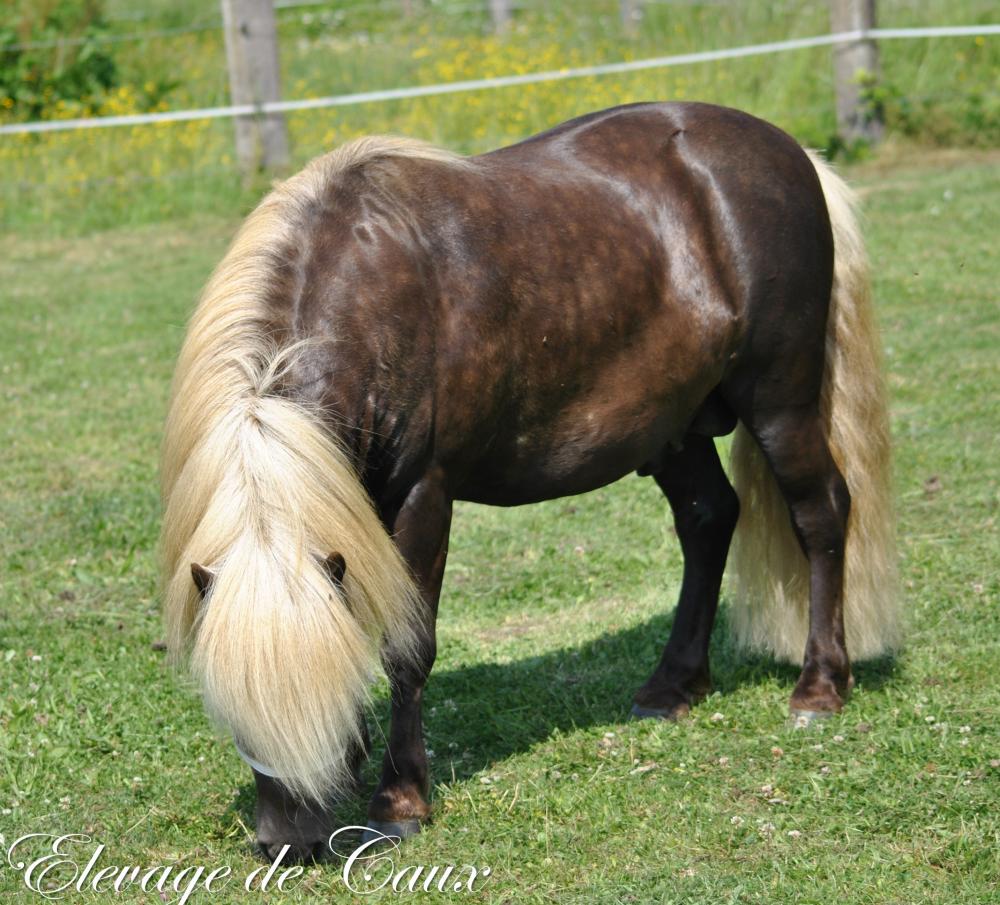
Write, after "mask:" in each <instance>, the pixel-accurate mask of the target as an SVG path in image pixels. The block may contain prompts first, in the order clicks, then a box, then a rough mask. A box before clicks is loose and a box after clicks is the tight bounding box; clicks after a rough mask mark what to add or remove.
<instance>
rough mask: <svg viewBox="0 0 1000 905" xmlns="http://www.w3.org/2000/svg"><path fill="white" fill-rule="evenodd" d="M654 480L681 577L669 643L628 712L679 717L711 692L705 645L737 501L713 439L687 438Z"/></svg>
mask: <svg viewBox="0 0 1000 905" xmlns="http://www.w3.org/2000/svg"><path fill="white" fill-rule="evenodd" d="M653 476H654V478H655V480H656V483H657V484H659V485H660V489H661V490H662V491H663V493H664V494H665V495H666V497H667V500H668V501H669V503H670V508H671V509H672V510H673V513H674V523H675V525H676V528H677V536H678V538H679V539H680V543H681V549H682V551H683V553H684V577H683V581H682V584H681V593H680V599H679V601H678V603H677V612H676V614H675V616H674V624H673V628H672V629H671V632H670V639H669V640H668V641H667V645H666V647H665V648H664V651H663V656H662V657H661V658H660V663H659V665H658V666H657V667H656V669H655V670H654V672H653V674H652V676H650V678H649V681H647V682H646V684H645V685H643V686H642V688H640V689H639V691H638V692H636V695H635V704H634V706H633V708H632V713H633V715H635V716H639V717H659V718H661V719H676V718H678V717H680V716H683V715H684V714H686V713H687V712H688V710H689V709H690V707H691V705H692V704H693V703H695V702H696V701H697V700H699V699H700V698H701V697H703V696H704V695H705V694H707V693H708V691H709V690H710V687H711V679H710V674H709V667H708V642H709V637H710V635H711V633H712V624H713V622H714V621H715V611H716V609H717V607H718V604H719V587H720V585H721V582H722V572H723V569H724V568H725V565H726V554H727V553H728V552H729V542H730V540H731V539H732V536H733V529H734V528H735V527H736V521H737V517H738V515H739V500H738V499H737V497H736V493H735V492H734V490H733V488H732V485H730V483H729V479H728V478H727V477H726V473H725V472H724V471H723V470H722V464H721V463H720V462H719V456H718V453H717V452H716V449H715V442H714V440H713V439H712V438H711V437H703V436H696V435H694V434H689V435H688V436H687V437H685V440H684V446H683V448H682V449H681V450H680V451H679V452H673V453H670V454H668V455H666V456H665V457H664V458H663V459H662V463H661V464H660V466H659V467H658V469H657V471H656V472H655V473H654V475H653Z"/></svg>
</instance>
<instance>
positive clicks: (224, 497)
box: [161, 137, 464, 800]
mask: <svg viewBox="0 0 1000 905" xmlns="http://www.w3.org/2000/svg"><path fill="white" fill-rule="evenodd" d="M390 157H394V158H399V157H410V158H423V159H427V160H435V161H442V162H448V163H451V164H454V165H459V166H461V165H463V163H464V161H463V159H462V158H459V157H457V156H455V155H453V154H451V153H450V152H447V151H443V150H440V149H437V148H433V147H431V146H429V145H426V144H423V143H420V142H414V141H409V140H405V139H399V138H391V137H389V138H387V137H375V138H363V139H360V140H358V141H355V142H352V143H350V144H348V145H346V146H344V147H342V148H340V149H338V150H336V151H333V152H331V153H329V154H325V155H323V156H321V157H319V158H317V159H315V160H314V161H312V162H311V163H310V164H309V165H308V166H306V167H305V169H304V170H302V172H300V173H299V174H297V175H296V176H293V177H291V178H290V179H287V180H286V181H284V182H283V183H281V184H279V185H277V186H276V187H275V188H274V190H273V191H272V192H271V193H270V194H269V195H268V196H267V197H266V198H265V199H264V200H263V201H262V202H261V203H260V205H259V206H258V207H257V208H256V210H254V211H253V213H251V214H250V216H249V217H248V218H247V220H246V221H245V223H244V224H243V226H242V228H241V229H240V231H239V233H238V234H237V236H236V238H235V240H234V241H233V243H232V246H231V247H230V249H229V251H228V253H227V254H226V256H225V258H224V259H223V261H222V262H221V263H220V264H219V266H218V268H217V269H216V270H215V272H214V274H213V275H212V277H211V279H210V280H209V282H208V285H207V287H206V288H205V290H204V293H203V295H202V298H201V301H200V303H199V304H198V307H197V309H196V311H195V313H194V315H193V317H192V319H191V322H190V324H189V326H188V331H187V336H186V339H185V341H184V344H183V347H182V349H181V353H180V357H179V360H178V363H177V369H176V372H175V375H174V382H173V389H172V399H171V403H170V410H169V415H168V418H167V423H166V429H165V436H164V441H163V451H162V464H161V479H162V497H163V506H164V518H163V528H162V534H161V549H162V557H163V575H164V583H165V587H164V609H165V618H166V623H167V628H168V643H169V647H170V650H171V652H172V655H173V656H174V658H175V659H176V660H181V659H185V658H189V659H190V666H191V672H192V674H193V676H194V677H195V678H196V680H197V681H198V684H199V686H200V688H201V691H202V693H203V695H204V699H205V704H206V707H207V709H208V711H209V712H210V713H211V714H212V715H213V716H214V717H215V718H216V719H217V720H219V721H220V722H221V723H223V724H224V725H226V726H227V727H228V728H229V729H230V730H231V731H232V733H233V735H234V737H235V739H236V740H237V742H238V744H239V745H240V746H241V747H242V748H243V749H244V750H245V751H247V752H249V753H250V754H251V755H252V756H253V757H254V758H256V759H257V760H259V761H261V762H262V763H264V764H267V765H269V766H270V767H271V768H272V769H273V770H274V771H275V772H276V773H277V774H278V775H279V776H281V778H282V781H283V782H284V783H285V785H286V786H288V787H289V788H290V789H291V790H292V791H293V792H295V793H296V794H298V795H299V796H301V797H305V798H311V799H314V800H323V799H325V798H327V797H328V796H329V795H330V794H332V793H335V792H338V791H341V790H342V788H343V786H344V785H345V784H346V782H347V780H348V776H347V765H346V755H347V752H348V750H349V747H350V745H351V743H352V742H354V741H356V740H358V739H359V738H360V731H361V730H360V724H359V715H360V713H361V709H362V707H363V706H364V705H365V703H366V701H367V694H368V687H369V684H370V681H371V679H372V677H373V675H375V674H376V673H377V671H378V669H379V665H380V646H382V645H387V646H389V647H391V648H392V649H393V650H394V652H396V653H398V654H400V655H404V656H405V655H407V654H412V652H413V650H414V647H415V622H416V615H417V613H418V608H419V607H420V605H421V604H420V598H419V595H418V592H417V589H416V587H415V586H414V583H413V581H412V579H411V577H410V575H409V573H408V571H407V568H406V566H405V564H404V563H403V561H402V558H401V557H400V555H399V553H398V551H397V549H396V547H395V545H394V544H393V543H392V541H391V539H390V538H389V536H388V534H387V533H386V531H385V528H384V527H383V525H382V523H381V521H380V520H379V518H378V516H377V514H376V512H375V510H374V508H373V506H372V503H371V501H370V500H369V498H368V496H367V494H366V493H365V491H364V489H363V487H362V485H361V483H360V482H359V480H358V477H357V475H356V474H355V471H354V468H353V466H352V464H351V462H350V460H349V458H348V456H347V454H346V453H345V452H344V451H343V449H342V448H341V447H340V446H339V445H338V443H337V442H336V441H335V440H334V438H333V436H332V434H331V433H330V431H329V429H328V427H327V425H326V424H325V423H324V421H323V419H322V417H321V414H320V413H319V412H317V411H315V410H313V409H312V408H310V407H308V406H306V405H304V404H303V403H301V402H299V401H296V400H294V398H293V397H292V394H289V393H286V392H283V391H284V390H285V389H287V388H286V386H285V384H286V383H287V380H288V374H289V371H290V369H291V368H292V366H293V365H294V362H295V359H296V357H297V356H298V355H299V354H300V352H301V350H302V349H303V347H304V345H305V344H308V342H309V341H310V339H311V338H310V337H301V338H295V339H291V340H289V341H288V342H287V343H286V344H285V346H284V347H280V345H279V343H278V342H277V341H276V340H275V339H274V337H273V335H272V330H271V328H270V327H269V323H270V321H269V301H268V296H269V292H270V291H272V288H273V286H274V285H275V257H276V256H275V252H276V251H277V250H280V249H281V248H283V247H286V246H287V245H288V244H289V243H291V242H293V241H294V239H295V230H296V223H297V219H298V214H299V212H301V210H302V209H303V206H304V205H307V204H308V203H310V202H311V201H315V200H317V199H319V198H321V197H322V196H323V194H324V193H325V192H328V191H329V189H330V188H331V186H332V185H334V183H335V182H336V180H337V179H338V178H340V177H342V176H343V174H345V173H346V172H347V171H349V170H351V169H354V168H357V167H361V166H365V165H367V164H369V163H371V162H373V161H377V160H379V159H384V158H390ZM334 551H337V552H340V553H342V554H343V555H344V557H345V559H346V562H347V572H346V576H345V579H344V583H343V585H342V586H338V585H336V584H335V583H333V582H331V580H330V578H329V577H328V575H327V574H326V572H325V570H324V568H323V566H322V562H321V561H322V559H323V558H325V557H326V556H328V555H329V554H330V553H331V552H334ZM194 563H197V564H199V565H201V566H203V567H205V568H207V569H208V570H209V571H210V572H211V573H212V574H213V576H214V577H213V580H212V583H211V587H210V591H209V593H208V596H207V598H206V599H205V600H202V599H201V597H200V595H199V593H198V590H197V588H196V587H195V584H194V581H193V580H192V575H191V566H192V564H194Z"/></svg>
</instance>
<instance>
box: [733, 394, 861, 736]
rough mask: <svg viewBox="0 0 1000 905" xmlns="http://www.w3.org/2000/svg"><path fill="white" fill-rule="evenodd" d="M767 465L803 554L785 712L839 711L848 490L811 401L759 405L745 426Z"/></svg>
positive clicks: (843, 678) (846, 673)
mask: <svg viewBox="0 0 1000 905" xmlns="http://www.w3.org/2000/svg"><path fill="white" fill-rule="evenodd" d="M747 426H748V428H749V430H750V433H751V434H752V435H753V436H754V438H755V439H756V441H757V443H758V444H759V445H760V448H761V451H762V452H763V453H764V457H765V458H766V459H767V462H768V464H769V465H770V467H771V470H772V471H773V472H774V476H775V479H776V480H777V483H778V487H779V489H780V490H781V493H782V496H783V497H784V499H785V502H786V503H787V504H788V509H789V511H790V513H791V518H792V526H793V528H794V530H795V534H796V537H797V538H798V541H799V544H800V546H801V548H802V551H803V552H804V553H805V555H806V558H807V559H808V561H809V632H808V636H807V640H806V649H805V652H804V662H803V667H802V674H801V676H800V678H799V681H798V683H797V684H796V686H795V690H794V692H793V693H792V698H791V709H792V712H793V714H797V715H805V716H811V715H815V714H821V713H830V712H836V711H839V710H840V709H841V708H842V707H843V704H844V698H845V697H846V695H847V693H848V692H849V691H850V688H851V685H852V684H853V681H852V678H851V666H850V661H849V659H848V656H847V647H846V645H845V642H844V607H843V591H844V547H845V540H846V534H847V517H848V513H849V511H850V506H851V497H850V493H849V492H848V489H847V483H846V482H845V481H844V478H843V475H842V474H841V473H840V470H839V469H838V468H837V465H836V463H835V462H834V460H833V456H832V455H831V454H830V447H829V445H828V444H827V440H826V435H825V432H824V430H823V424H822V420H821V417H820V414H819V411H818V408H817V406H815V405H808V406H798V407H788V408H781V409H766V410H764V411H759V410H758V411H757V412H755V413H754V414H753V417H752V419H751V422H750V423H749V424H748V425H747Z"/></svg>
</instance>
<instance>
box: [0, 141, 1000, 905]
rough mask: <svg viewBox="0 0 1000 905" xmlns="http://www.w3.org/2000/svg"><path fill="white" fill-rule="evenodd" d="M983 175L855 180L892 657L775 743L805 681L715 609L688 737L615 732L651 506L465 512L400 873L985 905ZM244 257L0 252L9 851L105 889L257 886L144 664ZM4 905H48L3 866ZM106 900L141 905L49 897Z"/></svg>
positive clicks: (0, 739)
mask: <svg viewBox="0 0 1000 905" xmlns="http://www.w3.org/2000/svg"><path fill="white" fill-rule="evenodd" d="M998 163H1000V158H998V157H997V155H996V154H995V153H980V154H968V153H966V154H958V153H937V154H935V155H932V156H929V157H927V156H925V155H921V156H915V155H909V156H903V157H897V158H890V157H888V155H884V156H883V157H882V158H880V159H879V161H878V162H876V163H874V164H870V165H868V166H867V167H865V168H863V169H856V170H855V171H853V172H852V173H851V176H852V177H853V179H854V180H855V182H856V183H858V184H859V185H860V186H861V187H862V189H863V190H864V192H865V199H866V209H867V221H868V222H867V229H868V235H869V243H870V248H871V253H872V257H873V260H874V262H875V264H876V271H877V274H878V279H877V297H878V304H879V315H880V319H881V322H882V326H883V333H884V342H885V345H886V347H887V368H888V374H889V383H890V388H891V391H892V412H893V427H894V432H895V439H896V465H897V470H896V490H897V500H898V508H899V523H900V534H901V555H902V574H903V580H904V597H905V606H906V612H907V614H908V620H909V631H908V640H907V646H906V649H905V651H904V653H903V654H902V655H901V657H900V658H899V660H898V661H897V662H895V663H887V662H880V663H875V664H863V665H860V666H859V667H858V668H857V679H858V686H857V689H856V691H855V693H854V695H853V697H852V699H851V701H850V705H849V707H848V708H847V710H845V712H844V714H843V715H841V716H837V717H834V718H833V719H831V720H830V721H829V722H828V723H826V724H825V725H822V726H820V727H818V728H817V729H816V730H815V731H807V732H797V731H794V730H791V729H790V728H789V727H788V725H787V722H786V702H787V698H788V696H789V694H790V692H791V689H792V686H793V684H794V681H795V677H796V673H795V670H794V669H792V668H790V667H787V666H783V665H778V664H775V663H773V662H771V661H769V660H766V659H761V658H755V657H749V656H746V655H744V654H742V653H740V652H738V651H736V650H734V648H733V646H732V645H731V643H730V641H729V640H728V637H727V632H726V624H725V623H726V611H725V607H724V608H723V611H722V616H721V619H720V625H719V627H718V630H717V632H716V635H715V638H714V641H713V652H712V655H713V667H714V674H715V680H716V686H717V691H716V693H714V694H713V696H712V697H710V698H709V699H708V700H707V701H706V702H705V703H703V704H701V705H700V706H698V707H697V708H696V709H695V711H694V713H693V716H692V718H691V719H689V720H688V721H686V722H684V723H682V724H680V725H660V724H654V723H648V722H644V723H632V722H628V721H627V719H626V716H627V713H628V706H629V703H630V697H631V693H632V691H633V690H634V689H635V688H636V687H637V686H638V685H639V684H641V683H642V682H643V681H644V679H645V678H646V676H647V675H648V673H649V671H650V670H651V669H652V667H653V665H654V663H655V661H656V658H657V656H658V652H659V648H660V646H661V644H662V641H663V639H664V637H665V634H666V632H667V630H668V628H669V624H670V618H671V617H670V610H671V608H672V605H673V600H674V598H675V595H676V592H677V588H678V583H679V578H680V566H681V560H680V556H679V552H678V549H677V543H676V538H675V537H674V536H673V532H672V529H671V527H670V522H669V518H668V515H667V510H666V506H665V504H664V502H663V500H662V498H661V497H660V495H659V493H658V491H657V490H656V488H655V486H654V485H653V484H652V482H650V481H648V480H641V479H638V478H635V477H633V478H629V479H626V480H624V481H622V482H620V483H619V484H617V485H614V486H612V487H610V488H607V489H605V490H602V491H600V492H597V493H593V494H589V495H587V496H583V497H578V498H573V499H566V500H561V501H555V502H552V503H548V504H544V505H539V506H534V507H526V508H522V509H516V510H497V509H489V508H485V507H477V506H473V505H462V506H460V507H459V509H458V512H457V516H456V519H455V525H454V531H453V544H452V552H451V557H450V561H449V566H448V574H447V577H446V582H445V591H444V596H443V601H442V605H441V621H440V640H441V644H440V655H439V659H438V665H437V667H436V669H435V671H434V674H433V676H432V679H431V682H430V685H429V687H428V691H427V711H426V712H427V741H428V745H429V747H430V748H431V749H433V751H434V752H435V756H434V758H433V761H432V763H433V779H434V784H435V789H434V816H435V820H434V823H433V825H432V826H430V827H429V828H428V829H427V830H426V831H425V832H424V833H423V834H422V835H421V836H420V837H418V838H417V839H414V840H412V841H411V842H409V843H407V845H406V848H405V850H404V851H403V852H402V853H401V854H400V855H399V856H398V857H397V863H398V865H400V866H402V865H417V864H447V863H455V864H459V865H460V864H463V863H471V864H476V865H479V866H480V867H482V866H490V867H491V868H492V870H493V875H492V877H490V878H489V879H488V880H487V881H486V882H485V883H482V884H481V885H480V886H479V887H477V888H478V889H479V891H478V892H477V893H475V895H470V896H467V898H468V899H469V900H476V901H483V902H518V903H521V902H588V903H589V902H684V903H720V902H721V903H725V902H768V903H782V902H787V903H813V902H815V903H829V902H836V901H843V902H851V903H874V902H880V903H896V902H899V903H904V902H905V903H911V902H921V903H942V905H945V903H947V905H953V903H970V905H971V903H976V905H979V903H988V902H996V901H1000V893H998V884H1000V868H998V861H997V851H998V845H1000V816H998V803H1000V795H998V788H1000V787H998V778H1000V769H998V764H1000V761H998V759H1000V720H998V709H1000V675H998V671H997V663H998V662H1000V661H998V656H1000V641H998V639H1000V614H998V613H1000V611H998V608H997V603H998V597H1000V582H998V574H997V553H998V544H997V508H998V507H997V504H998V492H1000V481H998V478H1000V466H998V462H1000V444H998V436H997V431H998V423H1000V418H998V415H1000V411H998V403H997V400H998V398H1000V394H998V389H1000V388H998V381H997V373H996V349H997V348H998V345H1000V337H998V335H997V334H998V317H997V295H996V285H997V277H998V273H997V269H996V264H995V257H994V255H995V249H994V246H995V238H996V237H995V211H996V209H997V206H998V204H1000V185H998V183H997V180H996V172H997V166H998ZM235 226H236V220H235V219H234V218H233V217H231V216H229V215H228V214H227V215H226V216H218V217H208V216H201V217H198V218H193V219H188V220H184V221H178V222H173V223H166V224H159V225H155V224H154V225H146V226H141V227H130V228H122V229H118V230H112V231H108V232H103V233H99V234H96V235H92V236H89V237H83V238H62V239H42V238H38V237H24V236H21V237H18V236H7V237H4V238H2V239H0V450H2V452H0V458H2V470H0V587H2V591H0V682H2V683H3V688H4V695H3V697H2V698H0V834H2V836H3V839H4V844H5V845H10V843H11V842H13V840H14V839H16V838H18V837H19V836H21V835H24V834H27V833H33V832H40V833H68V832H86V833H89V834H92V835H93V836H94V837H95V839H97V840H100V841H101V842H104V843H106V844H107V845H108V852H107V854H106V856H105V860H104V861H102V864H118V865H122V864H126V863H127V864H142V865H149V866H152V865H155V864H157V863H163V862H172V861H179V862H180V863H181V865H183V866H191V865H196V864H199V865H210V866H221V865H229V866H230V867H232V869H233V873H234V875H237V876H239V877H242V876H245V875H246V874H247V873H248V872H249V871H250V870H252V869H253V868H255V867H257V866H258V865H259V862H258V861H257V860H255V857H254V855H253V852H252V848H251V832H250V830H248V827H249V828H252V825H253V815H252V808H253V794H252V785H251V783H250V781H249V779H250V777H249V774H248V771H247V770H246V768H245V767H244V766H243V765H242V763H241V762H240V761H239V759H238V758H237V756H236V754H235V753H234V751H233V749H232V746H231V744H230V743H229V741H228V740H227V739H225V738H223V737H219V736H218V735H217V734H216V733H215V732H214V731H213V729H212V728H211V727H210V725H209V724H208V722H207V721H206V719H205V717H204V714H203V712H202V709H201V706H200V703H199V701H198V700H197V699H196V697H195V696H194V695H193V694H192V693H191V691H190V689H189V688H187V687H186V685H185V683H184V682H183V680H181V679H180V678H179V677H177V676H176V675H174V674H173V673H171V671H170V670H169V669H168V667H167V666H166V665H165V663H164V655H163V654H162V653H161V652H159V651H157V650H155V649H154V648H153V643H154V642H155V641H157V639H158V638H159V637H160V635H161V624H160V616H159V611H158V603H157V592H156V574H155V550H154V548H155V541H156V533H157V525H158V503H157V491H156V450H157V445H158V441H159V436H160V429H161V423H162V418H163V415H164V409H165V402H166V394H167V387H168V381H169V377H170V373H171V368H172V362H173V358H174V356H175V354H176V351H177V348H178V345H179V342H180V339H181V335H182V329H183V323H184V320H185V318H186V315H187V312H188V311H189V309H190V307H191V305H192V303H193V300H194V298H195V295H196V293H197V291H198V288H199V286H200V285H201V284H202V282H203V281H204V280H205V279H206V277H207V275H208V273H209V271H210V269H211V267H212V266H213V264H214V263H215V262H216V261H217V260H218V259H219V257H220V256H221V254H222V252H223V250H224V247H225V244H226V241H227V239H228V237H229V235H230V234H231V233H232V231H233V229H234V228H235ZM377 701H378V703H377V716H378V719H379V720H380V722H381V725H382V728H383V731H384V730H385V728H386V706H385V700H384V692H382V691H380V693H379V696H378V699H377ZM717 713H718V714H721V715H722V718H721V719H720V718H714V715H715V714H717ZM963 727H968V728H967V729H965V728H963ZM376 739H377V741H376V755H375V760H374V763H377V762H378V760H379V759H380V757H381V749H382V745H381V744H380V743H379V741H378V739H379V734H378V733H376ZM374 780H375V772H374V767H372V768H371V769H369V771H368V774H367V778H366V781H367V784H368V786H367V790H368V791H370V790H371V788H372V785H373V783H374ZM363 813H364V801H363V800H360V799H359V800H358V801H354V802H348V803H346V804H345V806H344V808H343V809H342V812H341V816H342V818H343V819H344V820H345V821H347V822H352V823H353V822H358V821H360V820H361V819H362V817H363ZM796 833H797V834H798V835H794V834H796ZM0 895H2V898H3V901H5V902H6V901H12V902H35V901H39V898H38V897H37V895H36V894H34V893H30V892H28V891H27V890H26V889H25V888H24V887H23V885H22V884H21V880H20V877H19V875H17V874H16V873H15V872H14V871H13V870H12V869H10V868H9V867H0ZM112 898H113V899H114V900H115V901H126V902H133V901H135V902H138V901H147V902H158V901H160V899H159V897H158V896H157V894H156V893H155V892H154V893H153V894H151V895H147V896H145V897H143V896H141V895H134V894H131V893H128V894H123V895H121V896H108V897H107V898H101V897H98V896H94V895H93V894H90V895H83V896H80V897H78V898H73V897H72V896H71V897H70V898H69V899H68V901H111V900H112ZM174 898H176V897H174ZM357 898H359V897H356V896H355V897H352V896H351V895H349V894H347V892H346V890H345V889H344V887H343V884H342V882H341V880H340V878H339V874H338V873H337V871H336V869H335V868H334V867H333V866H327V867H320V868H315V869H312V870H311V871H309V872H308V873H307V875H306V877H305V878H304V880H303V881H301V882H300V883H299V884H298V885H297V886H296V888H295V889H293V890H291V891H286V892H284V893H281V894H273V895H271V896H270V897H261V896H259V895H257V894H255V895H251V894H249V893H245V892H243V891H242V888H241V887H240V885H239V881H234V883H233V885H231V886H230V887H227V889H226V890H225V891H224V892H222V893H219V894H213V895H212V896H211V900H212V901H218V902H243V901H253V900H256V899H259V900H266V901H272V902H286V901H287V902H305V901H336V902H347V901H353V900H356V899H357ZM387 898H389V896H383V895H375V896H373V897H372V900H373V901H384V900H385V899H387ZM403 898H404V899H405V896H403ZM209 899H210V896H209V895H208V894H207V893H204V892H202V893H200V894H199V895H196V896H195V897H194V899H192V901H195V902H198V901H208V900H209Z"/></svg>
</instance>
